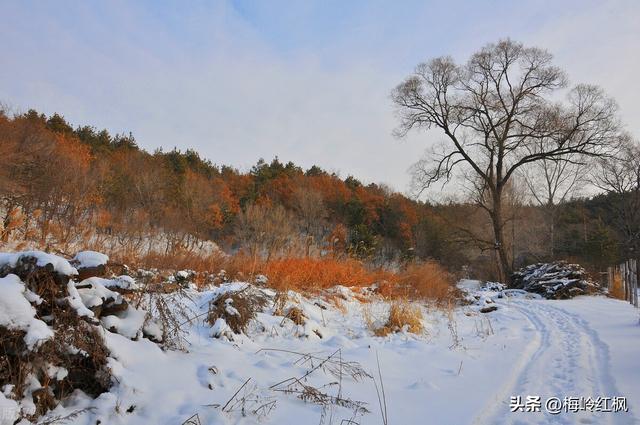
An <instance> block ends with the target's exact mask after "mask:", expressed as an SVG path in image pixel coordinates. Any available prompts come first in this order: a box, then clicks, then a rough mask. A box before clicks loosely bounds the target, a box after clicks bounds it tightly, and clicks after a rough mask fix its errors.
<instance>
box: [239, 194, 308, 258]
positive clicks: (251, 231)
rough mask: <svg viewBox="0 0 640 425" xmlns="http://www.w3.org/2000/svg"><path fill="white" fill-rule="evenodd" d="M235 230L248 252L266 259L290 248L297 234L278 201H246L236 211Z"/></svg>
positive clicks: (288, 216) (292, 221)
mask: <svg viewBox="0 0 640 425" xmlns="http://www.w3.org/2000/svg"><path fill="white" fill-rule="evenodd" d="M236 233H237V235H238V239H239V240H240V242H241V243H242V247H243V248H245V249H248V250H249V253H250V254H251V256H253V257H254V258H257V257H258V256H259V255H263V256H264V257H265V258H266V260H267V261H268V260H270V259H271V257H272V256H273V255H275V254H278V253H280V252H282V251H283V250H286V249H287V248H290V247H291V245H292V244H293V243H294V242H295V240H296V238H297V231H296V223H295V221H294V219H293V217H292V216H291V214H290V213H289V212H288V211H287V210H285V209H284V207H282V206H280V205H275V206H263V205H257V204H251V205H248V206H247V207H246V208H245V210H244V211H243V212H242V213H240V214H239V215H238V222H237V228H236Z"/></svg>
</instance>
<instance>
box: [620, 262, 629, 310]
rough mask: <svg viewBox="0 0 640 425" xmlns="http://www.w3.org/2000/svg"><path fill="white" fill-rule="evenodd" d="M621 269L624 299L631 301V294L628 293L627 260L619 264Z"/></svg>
mask: <svg viewBox="0 0 640 425" xmlns="http://www.w3.org/2000/svg"><path fill="white" fill-rule="evenodd" d="M621 269H622V270H621V271H622V287H623V288H624V299H625V300H626V301H631V296H630V295H629V261H625V262H624V263H622V265H621Z"/></svg>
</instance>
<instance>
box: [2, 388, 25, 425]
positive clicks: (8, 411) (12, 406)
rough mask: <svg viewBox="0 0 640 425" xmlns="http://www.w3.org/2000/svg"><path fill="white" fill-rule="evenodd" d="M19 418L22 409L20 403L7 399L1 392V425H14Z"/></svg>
mask: <svg viewBox="0 0 640 425" xmlns="http://www.w3.org/2000/svg"><path fill="white" fill-rule="evenodd" d="M19 417H20V409H19V407H18V403H16V402H15V401H14V400H10V399H7V398H6V397H5V396H4V394H2V393H1V392H0V425H13V424H14V423H15V421H16V419H18V418H19Z"/></svg>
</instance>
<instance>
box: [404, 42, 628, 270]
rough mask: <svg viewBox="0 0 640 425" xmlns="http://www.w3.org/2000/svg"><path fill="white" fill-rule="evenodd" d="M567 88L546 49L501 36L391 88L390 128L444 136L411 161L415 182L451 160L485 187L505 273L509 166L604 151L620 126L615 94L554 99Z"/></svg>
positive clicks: (444, 170)
mask: <svg viewBox="0 0 640 425" xmlns="http://www.w3.org/2000/svg"><path fill="white" fill-rule="evenodd" d="M566 86H567V79H566V77H565V74H564V73H563V72H562V70H560V69H559V68H557V67H555V66H553V65H552V56H551V54H549V53H548V52H547V51H545V50H542V49H539V48H534V47H524V46H523V45H522V44H520V43H516V42H513V41H511V40H503V41H500V42H498V43H497V44H489V45H487V46H486V47H484V48H483V49H481V50H480V51H479V52H477V53H475V54H473V55H472V56H471V58H470V59H469V61H468V62H467V63H466V64H464V65H458V64H456V63H455V62H454V61H453V59H451V58H450V57H440V58H436V59H433V60H431V61H429V62H427V63H423V64H420V65H418V66H417V67H416V69H415V72H414V73H413V75H411V76H410V77H408V78H407V79H406V80H405V81H404V82H402V83H401V84H400V85H398V86H397V87H396V88H395V90H394V91H393V92H392V99H393V101H394V103H395V105H396V107H397V113H398V116H399V118H400V125H399V126H398V128H397V129H396V135H397V136H399V137H402V136H405V135H406V134H407V133H408V132H410V131H411V130H413V129H425V130H429V129H434V128H435V129H438V130H439V131H440V132H441V133H443V134H444V136H445V139H444V141H443V143H442V144H441V145H440V149H434V150H433V155H432V156H431V157H430V158H429V159H428V160H425V161H422V162H421V163H419V164H418V166H417V167H416V168H415V170H416V173H415V178H416V182H417V184H418V185H420V188H421V189H425V188H427V187H429V186H430V185H432V184H433V183H435V182H437V181H442V180H444V181H445V182H447V181H449V180H450V178H451V177H452V176H453V175H454V173H455V172H456V171H457V170H458V168H461V169H464V170H466V171H467V172H468V173H470V174H471V175H474V176H477V178H478V179H480V181H481V182H482V184H483V186H485V190H486V191H487V192H488V195H489V199H490V200H491V202H490V203H488V204H485V203H482V204H479V205H480V206H481V207H482V208H483V209H484V210H485V211H486V212H487V213H488V214H489V217H490V219H491V222H492V227H493V238H494V241H493V242H494V249H495V250H496V253H497V255H496V257H497V258H498V266H499V276H498V277H499V278H500V279H501V280H503V281H504V280H506V278H507V276H508V274H509V273H510V271H511V267H510V261H509V258H508V250H507V249H506V248H505V244H504V227H505V218H504V214H503V196H504V193H505V188H506V187H507V184H508V183H509V181H510V179H511V178H512V177H513V176H514V173H516V171H518V170H519V169H521V168H522V167H524V166H526V165H528V164H531V163H534V162H537V161H542V160H548V161H572V158H573V156H574V155H581V156H596V157H597V156H603V155H607V154H608V153H609V150H610V147H611V145H612V144H613V143H614V142H615V141H616V140H617V138H618V136H619V133H620V125H619V123H618V119H617V116H616V112H617V107H616V104H615V102H614V101H613V100H611V99H609V98H608V97H606V96H605V95H604V93H603V92H602V91H601V90H600V89H599V88H597V87H594V86H588V85H579V86H576V87H575V88H574V89H572V90H570V91H569V93H568V95H567V99H566V101H565V102H563V103H559V102H557V101H556V99H557V95H556V93H557V92H558V91H559V90H562V89H564V88H565V87H566ZM541 141H543V143H542V142H541ZM539 148H540V149H539Z"/></svg>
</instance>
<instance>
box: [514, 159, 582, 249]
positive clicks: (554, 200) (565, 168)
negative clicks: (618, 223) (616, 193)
mask: <svg viewBox="0 0 640 425" xmlns="http://www.w3.org/2000/svg"><path fill="white" fill-rule="evenodd" d="M585 159H586V158H580V156H579V155H573V156H570V155H568V158H567V160H566V161H553V160H549V159H546V158H544V159H542V160H540V161H536V162H533V163H531V164H530V165H529V166H528V167H525V169H524V171H523V173H522V175H523V178H522V180H523V181H524V183H525V184H526V187H527V190H528V192H529V194H530V195H531V199H532V200H533V201H534V202H535V204H537V205H538V206H539V207H540V208H542V210H543V211H544V216H543V217H544V221H545V226H546V227H547V229H548V230H549V237H548V251H547V255H549V256H550V258H552V259H553V258H554V256H555V246H556V241H555V239H556V221H557V218H558V211H559V206H560V205H561V204H562V203H563V202H565V201H566V200H568V199H569V198H570V197H571V196H573V195H575V194H576V193H578V192H579V191H580V190H581V189H582V187H583V186H584V184H586V183H588V181H589V178H588V173H587V166H588V164H589V162H588V161H585Z"/></svg>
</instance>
